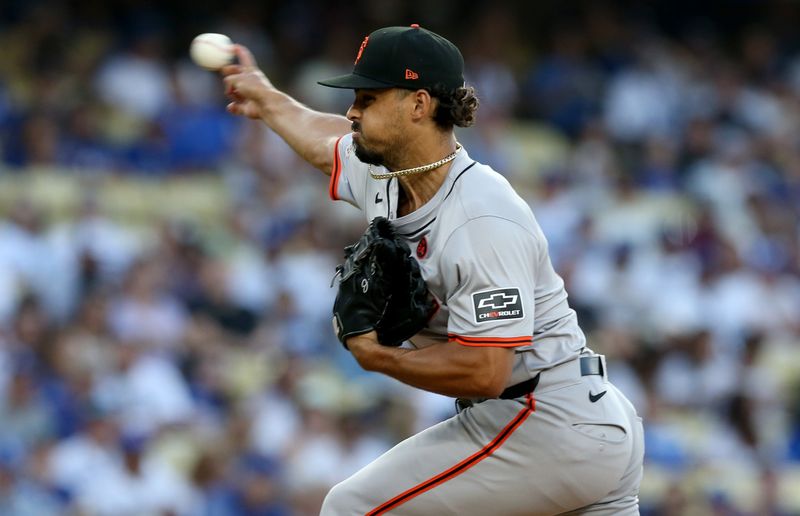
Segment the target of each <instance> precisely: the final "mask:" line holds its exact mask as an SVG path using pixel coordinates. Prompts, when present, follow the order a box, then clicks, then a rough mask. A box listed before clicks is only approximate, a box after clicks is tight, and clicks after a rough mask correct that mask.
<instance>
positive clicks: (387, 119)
mask: <svg viewBox="0 0 800 516" xmlns="http://www.w3.org/2000/svg"><path fill="white" fill-rule="evenodd" d="M355 95H356V98H355V100H354V101H353V105H352V106H350V109H348V110H347V118H348V120H350V121H351V122H353V124H352V130H353V145H354V147H355V152H356V157H358V159H360V160H361V161H363V162H364V163H371V164H373V165H387V166H389V165H391V164H392V163H396V162H397V157H398V156H399V155H400V154H402V149H401V148H400V145H399V143H400V142H402V141H403V138H402V137H401V135H402V132H403V129H402V128H403V127H404V122H405V120H403V118H402V109H401V107H402V102H403V98H404V97H405V95H402V94H401V90H397V89H382V90H356V91H355Z"/></svg>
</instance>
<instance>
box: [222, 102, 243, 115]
mask: <svg viewBox="0 0 800 516" xmlns="http://www.w3.org/2000/svg"><path fill="white" fill-rule="evenodd" d="M225 109H227V110H228V113H231V114H233V115H241V114H242V105H241V104H240V103H238V102H229V103H228V105H227V106H226V108H225Z"/></svg>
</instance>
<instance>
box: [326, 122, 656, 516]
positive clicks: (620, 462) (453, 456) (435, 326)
mask: <svg viewBox="0 0 800 516" xmlns="http://www.w3.org/2000/svg"><path fill="white" fill-rule="evenodd" d="M376 170H377V171H380V172H383V171H384V169H382V168H381V167H376ZM398 188H399V184H398V181H397V179H390V180H375V179H373V178H372V177H371V176H370V174H369V166H368V165H366V164H364V163H362V162H361V161H360V160H359V159H358V158H357V157H356V155H355V152H354V149H353V144H352V136H351V135H350V134H348V135H345V136H343V137H342V138H341V139H340V140H339V141H338V142H337V145H336V151H335V155H334V166H333V170H332V173H331V181H330V189H329V194H330V196H331V197H332V198H333V199H334V200H343V201H346V202H349V203H350V204H352V205H354V206H356V207H358V208H360V209H361V210H363V211H364V213H365V214H366V217H367V220H372V219H373V218H374V217H376V216H384V217H387V218H388V219H389V220H391V221H392V222H393V225H394V226H395V228H396V229H397V231H398V233H399V234H400V235H401V236H402V237H403V238H404V239H405V240H406V242H407V243H408V244H409V247H410V248H411V250H412V253H413V254H415V255H416V258H417V261H418V262H419V265H420V268H421V270H422V275H423V277H424V278H425V280H426V282H427V284H428V288H429V289H430V290H431V292H432V293H433V294H434V295H435V296H436V297H437V300H438V301H439V304H440V308H439V310H438V312H437V313H436V315H435V316H434V317H433V319H432V320H431V322H430V324H429V326H428V328H427V329H425V330H424V331H422V332H420V333H419V334H417V335H416V336H414V337H413V338H412V339H411V341H410V345H412V346H414V347H418V348H419V347H425V346H430V345H436V343H437V342H442V341H445V340H451V341H455V342H457V343H459V344H462V345H465V346H502V347H513V348H514V349H515V362H514V368H513V371H512V375H511V378H510V380H509V383H508V386H511V385H516V384H519V383H520V382H523V381H525V380H528V379H530V378H533V377H535V376H536V375H537V374H539V373H543V374H541V375H540V377H541V378H540V380H539V385H538V386H537V387H536V390H535V394H536V396H535V400H534V398H533V397H532V396H531V395H528V397H526V398H521V399H519V400H489V401H485V402H483V403H479V404H476V405H474V406H473V407H471V408H470V409H468V410H465V411H462V412H460V413H459V414H458V415H456V416H455V417H454V418H452V419H450V420H448V421H445V422H443V423H442V424H440V425H437V426H434V427H432V428H430V429H428V430H426V431H424V432H422V433H420V434H417V435H416V436H413V437H411V438H410V439H408V440H406V441H404V442H403V443H401V444H400V445H398V446H397V447H395V448H393V449H392V450H391V451H390V452H388V453H387V454H386V455H384V456H383V457H381V458H380V459H378V460H376V461H375V462H374V463H373V464H371V465H370V466H368V467H367V468H365V470H362V472H359V473H358V474H356V475H354V476H353V477H351V478H350V479H348V480H346V481H345V482H343V483H342V484H340V485H339V486H337V487H336V488H334V490H332V491H331V494H329V496H328V497H327V498H326V502H325V505H324V507H323V514H384V513H387V512H389V511H391V514H437V515H438V514H488V513H490V512H491V513H493V514H558V513H562V512H567V511H571V510H579V509H581V508H584V509H585V510H584V512H592V513H593V514H594V513H597V514H635V513H636V511H637V509H636V507H637V504H638V498H637V492H638V481H637V478H640V477H641V451H642V444H641V421H640V420H639V419H638V417H637V416H636V414H635V411H634V410H633V408H632V406H631V405H630V403H628V402H627V400H626V399H625V398H624V396H622V394H621V393H619V391H617V390H616V389H614V388H613V386H611V385H610V384H608V382H607V379H606V377H605V373H604V371H601V372H600V374H596V375H594V377H592V376H588V375H584V373H585V371H582V366H579V365H577V364H579V363H580V360H579V359H580V357H581V356H582V355H583V356H584V357H587V358H588V357H589V356H594V357H597V355H592V353H591V351H589V350H587V349H586V340H585V337H584V335H583V332H582V331H581V329H580V327H579V326H578V322H577V317H576V315H575V312H574V311H573V310H572V309H571V308H570V307H569V305H568V302H567V294H566V291H565V289H564V282H563V280H562V279H561V278H560V277H559V276H558V274H556V272H555V271H554V270H553V267H552V264H551V262H550V258H549V256H548V251H547V240H546V239H545V237H544V235H543V234H542V231H541V229H540V227H539V225H538V223H537V222H536V219H535V217H534V216H533V213H532V211H531V209H530V207H529V206H528V205H527V204H526V203H525V202H524V201H523V200H522V199H521V198H520V197H519V196H518V195H517V194H516V193H515V192H514V190H513V188H512V187H511V185H510V184H509V183H508V181H506V180H505V178H503V177H502V176H501V175H499V174H498V173H496V172H495V171H493V170H492V169H491V168H490V167H488V166H486V165H483V164H480V163H477V162H475V161H473V160H472V159H471V158H470V157H469V155H468V154H467V152H466V150H462V151H461V152H459V154H458V155H457V156H456V158H455V159H454V160H453V162H452V165H451V167H450V171H449V173H448V176H447V178H446V180H445V182H444V184H443V185H442V186H441V187H440V189H439V190H438V191H437V193H436V194H435V195H434V197H433V198H432V199H430V200H429V201H428V202H427V203H426V204H425V205H423V206H422V207H420V208H418V209H417V210H416V211H414V212H412V213H410V214H408V215H405V216H402V217H397V205H398V202H397V199H398ZM576 386H579V388H577V387H576ZM587 387H589V388H588V389H587ZM592 389H594V390H592ZM587 391H588V394H587ZM548 392H550V393H551V394H547V393H548ZM593 392H594V393H595V395H594V396H595V397H594V398H593V397H592V393H593ZM600 392H603V393H604V394H603V395H605V397H606V399H605V400H603V402H602V403H600V402H598V400H599V398H597V393H600ZM571 396H575V397H576V398H575V399H572V398H571ZM601 396H602V395H601ZM520 405H522V407H520ZM551 407H552V410H551ZM580 407H585V409H586V410H585V412H584V413H582V412H581V410H580ZM598 408H602V409H603V411H602V416H601V417H599V418H598V417H595V416H597V415H598ZM515 414H516V415H515ZM543 418H546V419H547V424H542V422H539V424H531V423H530V420H531V419H543ZM587 422H588V423H587ZM595 423H596V425H595ZM577 424H581V425H583V426H582V427H581V430H577V429H576V427H575V426H574V425H577ZM586 426H588V427H589V429H590V430H588V431H587V430H586ZM598 428H599V429H600V430H598ZM569 429H572V430H575V431H574V432H569V433H565V432H568V431H569ZM600 434H602V437H598V436H599V435H600ZM610 436H613V438H611V437H610ZM501 437H502V439H501ZM498 439H501V440H500V441H499V442H498ZM565 439H566V440H567V441H568V442H569V443H570V446H574V447H576V448H578V449H584V447H586V449H587V450H589V451H587V453H586V455H585V458H584V459H582V460H580V461H579V462H575V463H574V464H572V465H569V464H567V465H563V464H560V461H561V459H562V457H560V456H559V455H558V453H555V451H554V450H559V449H561V446H562V445H560V444H557V443H558V442H560V441H564V440H565ZM434 444H436V446H433V445H434ZM500 444H502V450H501V449H500ZM598 444H600V446H599V447H598ZM612 448H613V449H614V450H613V451H612ZM598 450H599V451H598ZM420 453H424V458H423V457H420V456H418V455H419V454H420ZM506 454H507V459H505V460H503V461H497V460H496V459H497V458H498V457H501V456H503V455H506ZM598 454H599V455H602V457H600V456H598ZM489 457H492V458H494V459H495V460H484V459H488V458H489ZM563 458H565V459H567V457H566V456H565V457H563ZM462 459H463V460H462ZM534 459H535V464H534ZM569 460H571V459H568V462H569ZM465 461H466V462H465ZM509 461H510V462H509ZM592 461H599V463H600V464H603V468H601V470H602V471H595V470H594V469H593V468H592V467H591V466H590V463H591V462H592ZM405 467H410V468H411V469H412V470H413V471H415V473H411V472H409V473H408V475H407V478H406V477H403V476H402V475H399V474H398V472H400V471H405V469H404V468H405ZM467 469H469V474H467V473H466V470H467ZM562 470H563V472H562ZM554 471H559V473H558V475H556V477H557V480H556V481H554V482H544V481H543V480H542V479H541V478H540V476H539V475H540V474H541V475H545V476H546V475H552V474H553V472H554ZM615 472H616V473H618V475H617V474H616V473H615ZM637 472H638V473H637ZM637 474H638V477H637ZM609 478H612V479H613V481H612V482H611V484H609ZM623 480H624V481H623ZM498 483H499V484H503V486H506V487H503V486H499V487H498V489H501V490H506V489H514V490H517V495H516V496H507V495H506V494H505V492H504V493H503V495H502V496H501V495H498V496H497V497H487V496H486V488H487V487H491V486H494V485H495V484H498ZM588 485H593V486H594V487H595V488H596V489H588V488H586V487H585V486H588ZM481 486H484V488H483V489H482V488H481ZM581 486H584V487H581ZM581 490H583V491H585V492H583V493H581V492H580V491H581ZM537 493H538V495H537ZM609 497H611V498H609ZM601 500H602V504H599V505H598V507H600V508H601V510H600V511H599V512H598V510H597V509H596V508H593V509H592V510H591V511H590V510H589V509H588V508H589V507H595V506H594V505H593V504H596V503H598V502H599V501H601ZM603 511H606V512H603Z"/></svg>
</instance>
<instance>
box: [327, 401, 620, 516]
mask: <svg viewBox="0 0 800 516" xmlns="http://www.w3.org/2000/svg"><path fill="white" fill-rule="evenodd" d="M604 433H605V435H600V434H598V433H597V432H595V429H592V428H579V429H578V430H574V429H572V428H571V420H570V418H569V417H566V416H565V415H564V412H563V411H561V412H559V411H558V410H557V407H555V406H554V404H552V403H548V402H547V400H546V399H543V400H541V401H540V402H537V408H536V410H535V411H534V412H528V411H526V407H525V405H524V404H522V403H518V402H514V401H505V400H490V401H487V402H484V403H481V404H479V405H476V406H475V407H473V408H471V409H468V410H466V411H464V412H462V413H461V414H460V415H459V416H457V417H455V418H451V419H450V420H448V421H445V422H443V423H440V424H439V425H436V426H434V427H432V428H430V429H428V430H426V431H424V432H422V433H420V434H418V435H416V436H413V437H411V438H410V439H408V440H406V441H404V442H402V443H400V444H399V445H398V446H396V447H395V448H393V449H392V450H390V451H389V452H387V453H386V454H385V455H383V456H381V457H380V458H379V459H377V460H376V461H375V462H373V463H372V464H370V465H369V466H367V467H366V468H364V469H363V470H361V471H359V472H358V473H356V474H355V475H353V476H352V477H350V478H349V479H347V480H345V481H344V482H342V483H341V484H339V485H337V486H336V487H334V489H333V490H332V491H331V493H330V494H329V495H328V497H327V498H326V501H325V505H324V506H323V511H322V514H323V515H326V516H327V515H329V514H337V515H339V514H367V513H369V512H370V511H372V510H374V509H376V508H384V509H387V510H390V512H388V513H389V514H393V515H401V514H420V515H422V514H425V515H427V514H437V515H445V514H459V515H469V514H476V515H478V514H495V515H515V514H520V515H522V514H525V515H536V514H541V515H546V514H559V513H562V512H565V511H568V510H574V509H576V508H579V507H583V506H586V505H588V504H590V503H592V502H594V501H597V500H599V499H600V498H602V497H603V496H604V495H605V494H607V493H608V492H610V491H611V490H612V489H614V488H615V487H616V484H617V482H618V480H619V478H620V477H621V476H622V473H623V470H624V467H625V465H626V464H627V462H628V459H629V454H630V452H629V450H628V447H627V445H626V444H625V442H624V441H625V440H626V438H625V436H624V435H623V436H619V435H617V434H615V433H614V429H610V431H606V432H604ZM623 463H624V464H623Z"/></svg>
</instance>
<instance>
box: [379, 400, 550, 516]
mask: <svg viewBox="0 0 800 516" xmlns="http://www.w3.org/2000/svg"><path fill="white" fill-rule="evenodd" d="M534 410H535V404H534V402H533V396H532V395H531V394H528V403H526V404H525V408H523V409H522V410H521V411H519V413H518V414H517V415H516V416H514V419H512V420H511V422H510V423H508V424H507V425H506V426H505V427H504V428H503V429H502V430H500V433H498V434H497V435H496V436H495V438H494V439H492V441H491V442H490V443H489V444H487V445H486V446H484V447H483V448H481V449H480V450H479V451H478V452H477V453H474V454H472V455H470V456H469V457H467V458H466V459H464V460H462V461H461V462H459V463H458V464H456V465H455V466H453V467H452V468H450V469H448V470H445V471H443V472H442V473H439V474H438V475H436V476H434V477H432V478H429V479H428V480H426V481H424V482H422V483H421V484H417V485H416V486H414V487H412V488H411V489H409V490H407V491H405V492H403V493H401V494H399V495H397V496H395V497H394V498H392V499H391V500H389V501H387V502H385V503H383V504H382V505H380V506H378V507H376V508H374V509H372V510H371V511H370V512H368V513H367V516H378V515H379V514H386V513H387V512H388V511H391V510H392V509H396V508H397V507H399V506H401V505H403V504H404V503H406V502H407V501H409V500H411V499H412V498H415V497H417V496H419V495H421V494H422V493H424V492H425V491H429V490H431V489H433V488H434V487H436V486H438V485H440V484H443V483H445V482H447V481H448V480H450V479H452V478H454V477H456V476H458V475H460V474H461V473H463V472H465V471H466V470H468V469H469V468H471V467H472V466H475V465H476V464H478V463H479V462H480V461H482V460H483V459H485V458H487V457H489V456H491V455H492V454H493V453H494V452H495V451H496V450H497V449H498V448H500V446H502V444H503V443H504V442H506V440H507V439H508V438H509V437H510V436H511V434H512V433H514V431H515V430H516V429H517V428H519V427H520V425H522V423H524V422H525V420H526V419H527V418H528V416H529V415H531V413H532V412H533V411H534Z"/></svg>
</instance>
